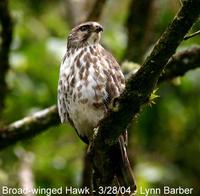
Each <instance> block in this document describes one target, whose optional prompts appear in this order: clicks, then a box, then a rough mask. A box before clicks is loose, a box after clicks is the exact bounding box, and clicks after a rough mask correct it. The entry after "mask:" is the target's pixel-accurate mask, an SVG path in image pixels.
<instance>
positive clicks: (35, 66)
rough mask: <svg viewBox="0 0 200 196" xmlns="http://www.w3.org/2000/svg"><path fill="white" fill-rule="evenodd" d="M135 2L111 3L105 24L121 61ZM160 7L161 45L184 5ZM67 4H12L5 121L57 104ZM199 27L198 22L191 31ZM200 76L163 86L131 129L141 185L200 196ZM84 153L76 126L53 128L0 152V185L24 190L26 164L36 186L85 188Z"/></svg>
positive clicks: (168, 2) (170, 2) (26, 0)
mask: <svg viewBox="0 0 200 196" xmlns="http://www.w3.org/2000/svg"><path fill="white" fill-rule="evenodd" d="M72 2H74V4H75V6H80V4H81V3H80V1H78V0H74V1H72ZM85 2H87V3H88V2H89V1H85ZM129 3H130V0H123V1H115V0H109V1H108V2H107V4H106V6H105V9H104V10H103V15H102V17H101V21H100V23H101V24H102V25H103V26H104V28H105V31H104V33H103V36H102V43H103V45H104V46H105V47H106V48H108V49H109V50H110V51H111V52H112V53H113V55H114V56H115V57H116V58H117V59H118V60H119V61H121V62H122V61H123V60H125V59H123V56H124V52H125V49H126V46H127V40H128V38H127V32H126V28H125V25H124V24H125V20H126V18H127V15H128V8H129ZM154 4H155V5H154V7H153V9H154V10H153V12H152V14H155V17H154V21H152V22H153V23H154V24H155V28H154V29H153V30H152V32H151V33H152V34H153V40H155V41H156V40H157V39H158V38H159V36H160V35H161V33H162V32H163V31H164V29H165V28H166V26H167V25H168V24H169V22H170V21H171V20H172V19H173V17H174V15H175V13H176V12H177V10H178V9H179V7H180V2H179V1H178V0H177V1H174V0H156V1H155V3H154ZM67 6H68V2H67V0H66V1H65V0H57V1H55V0H48V1H47V0H43V1H40V0H35V1H32V0H15V1H10V4H9V9H10V12H11V14H12V17H13V21H14V34H13V43H12V49H11V53H10V66H11V67H10V69H9V72H8V74H7V77H6V81H7V85H8V87H9V92H8V94H7V97H6V102H5V103H6V104H5V109H4V110H3V111H2V114H1V116H2V117H3V119H2V122H1V123H10V122H13V121H15V120H17V119H20V118H22V117H24V116H27V115H29V114H32V113H34V112H35V111H38V110H40V109H43V108H45V107H48V106H50V105H52V104H55V103H56V99H57V81H58V74H59V65H60V61H61V58H62V55H63V54H64V52H65V48H66V38H67V35H68V33H69V30H70V29H71V23H70V19H69V16H68V14H67V10H69V9H70V8H69V7H68V8H67ZM86 12H87V6H85V7H84V6H82V12H79V15H80V16H81V14H84V13H86ZM75 14H76V13H75ZM77 15H78V13H77ZM80 16H79V17H80ZM77 17H78V16H77ZM136 20H139V19H136ZM199 28H200V22H197V23H196V24H195V26H194V27H193V29H192V30H191V32H192V31H195V30H198V29H199ZM133 44H134V43H133ZM194 44H200V36H196V37H194V38H192V39H189V40H188V41H184V42H183V43H182V44H181V45H180V47H179V48H178V50H183V49H185V48H188V47H191V46H192V45H194ZM151 47H152V46H149V47H148V48H147V49H146V50H147V53H148V50H150V49H149V48H151ZM199 78H200V69H196V70H193V71H190V72H188V73H187V74H186V75H185V76H184V77H182V78H180V79H176V81H171V82H168V83H163V84H161V85H160V86H159V91H158V93H159V95H160V97H159V98H158V99H157V100H156V104H155V105H153V106H152V107H145V108H144V109H143V111H142V112H141V113H140V115H139V116H138V119H137V122H136V123H134V124H133V125H131V126H130V128H129V129H130V130H129V133H130V136H129V140H130V141H129V154H130V159H131V162H132V165H133V167H134V172H135V175H136V179H137V183H138V186H139V187H140V186H143V187H163V185H171V186H172V187H178V186H183V187H188V188H190V187H191V188H192V187H193V188H194V189H195V191H194V192H193V194H194V195H199V194H200V186H199V182H200V130H199V129H200V83H199ZM178 80H179V81H178ZM177 81H178V82H177ZM84 152H85V145H84V144H83V143H82V142H81V141H80V139H79V138H78V137H77V135H76V133H75V132H74V130H73V129H72V128H71V127H70V126H69V125H60V126H57V127H52V128H50V129H49V130H48V131H46V132H43V133H42V134H40V135H38V136H36V137H35V138H31V139H30V140H26V141H23V142H20V143H18V144H16V145H14V146H10V147H8V148H6V149H5V150H3V151H1V152H0V186H3V185H8V186H11V187H16V186H19V187H20V186H21V185H20V183H21V179H20V176H21V174H20V172H22V170H21V168H22V165H23V164H24V163H26V164H27V165H28V167H29V169H30V170H31V173H32V174H31V175H32V179H33V183H34V184H33V186H35V187H39V186H40V187H52V188H53V187H60V186H63V187H64V186H74V187H79V186H81V182H82V171H83V157H84ZM138 195H139V194H138Z"/></svg>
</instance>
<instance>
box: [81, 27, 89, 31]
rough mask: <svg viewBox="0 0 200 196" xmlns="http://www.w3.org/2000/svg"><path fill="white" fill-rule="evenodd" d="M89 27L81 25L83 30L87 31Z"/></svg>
mask: <svg viewBox="0 0 200 196" xmlns="http://www.w3.org/2000/svg"><path fill="white" fill-rule="evenodd" d="M87 29H88V28H87V26H82V27H80V30H81V31H86V30H87Z"/></svg>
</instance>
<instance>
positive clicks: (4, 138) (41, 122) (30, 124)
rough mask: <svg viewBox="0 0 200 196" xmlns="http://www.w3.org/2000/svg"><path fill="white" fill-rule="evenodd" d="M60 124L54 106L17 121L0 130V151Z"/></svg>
mask: <svg viewBox="0 0 200 196" xmlns="http://www.w3.org/2000/svg"><path fill="white" fill-rule="evenodd" d="M59 123H60V120H59V117H58V111H57V107H56V106H51V107H49V108H46V109H44V110H42V111H39V112H36V113H35V114H33V115H32V116H28V117H25V118H23V119H21V120H18V121H16V122H14V123H12V124H10V125H8V126H7V127H4V128H0V149H2V148H5V147H7V146H9V145H11V144H13V143H16V142H17V141H19V140H23V139H27V138H31V137H32V136H35V135H36V134H39V133H40V132H42V131H44V130H45V129H47V128H49V127H51V126H55V125H58V124H59Z"/></svg>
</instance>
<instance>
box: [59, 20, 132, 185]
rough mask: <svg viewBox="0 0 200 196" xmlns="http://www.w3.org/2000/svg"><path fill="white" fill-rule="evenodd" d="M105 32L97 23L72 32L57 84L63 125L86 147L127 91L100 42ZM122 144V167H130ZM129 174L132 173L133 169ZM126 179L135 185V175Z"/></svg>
mask: <svg viewBox="0 0 200 196" xmlns="http://www.w3.org/2000/svg"><path fill="white" fill-rule="evenodd" d="M102 31H103V27H102V26H101V25H100V24H99V23H97V22H86V23H82V24H80V25H78V26H76V27H75V28H73V29H72V30H71V32H70V34H69V36H68V40H67V50H66V53H65V55H64V57H63V59H62V63H61V67H60V76H59V82H58V112H59V116H60V119H61V122H62V123H65V122H70V124H71V125H72V126H73V127H74V129H75V130H76V132H77V134H78V135H79V137H80V138H81V139H82V140H83V141H84V142H85V143H87V144H88V143H89V141H90V140H91V138H92V136H93V133H94V128H96V127H98V124H99V122H100V121H101V120H102V119H103V118H104V117H105V114H106V112H107V111H108V106H109V104H110V102H111V100H112V99H113V98H115V97H118V96H119V95H120V94H121V93H122V91H123V89H124V88H125V79H124V76H123V73H122V71H121V69H120V66H119V64H118V63H117V61H116V60H115V58H114V57H113V56H112V55H111V54H110V53H109V52H108V51H107V50H105V49H104V48H103V47H102V46H101V44H100V43H99V41H100V37H101V32H102ZM119 145H120V146H121V147H120V148H121V154H122V156H119V157H121V159H123V160H121V163H123V164H122V166H121V167H120V168H122V169H123V167H124V166H123V165H125V167H127V166H128V167H130V164H129V161H128V158H127V154H126V149H125V142H124V139H123V137H120V138H119ZM119 163H120V161H119ZM118 168H119V167H118ZM126 171H129V172H131V170H130V168H128V169H127V168H126ZM118 173H120V172H118ZM121 173H123V172H121ZM125 175H126V174H125ZM116 176H117V174H116ZM127 176H130V179H131V180H130V181H131V183H132V184H131V185H129V186H134V187H135V182H134V179H133V176H132V174H127ZM127 176H125V177H126V178H127Z"/></svg>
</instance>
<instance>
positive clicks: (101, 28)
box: [95, 25, 103, 33]
mask: <svg viewBox="0 0 200 196" xmlns="http://www.w3.org/2000/svg"><path fill="white" fill-rule="evenodd" d="M101 31H103V27H102V26H99V25H98V26H95V32H96V33H99V32H101Z"/></svg>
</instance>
